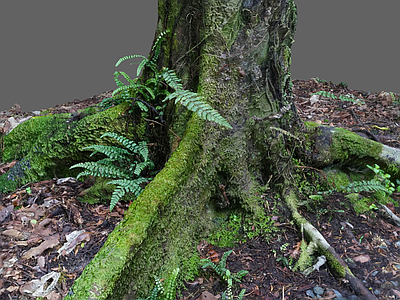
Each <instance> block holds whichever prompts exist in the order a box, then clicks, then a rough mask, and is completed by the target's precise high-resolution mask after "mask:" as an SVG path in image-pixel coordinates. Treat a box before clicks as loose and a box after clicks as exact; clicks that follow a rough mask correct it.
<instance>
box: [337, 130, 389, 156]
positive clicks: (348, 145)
mask: <svg viewBox="0 0 400 300" xmlns="http://www.w3.org/2000/svg"><path fill="white" fill-rule="evenodd" d="M381 152H382V144H381V143H377V142H374V141H371V140H367V139H364V138H363V137H361V136H359V135H357V134H355V133H353V132H351V131H349V130H346V129H343V128H335V129H334V132H333V135H332V146H331V148H330V153H331V154H332V157H333V159H334V160H335V161H337V162H345V161H348V160H349V158H352V157H353V158H354V157H356V158H359V159H362V158H373V159H375V160H376V161H380V160H381V159H380V158H379V155H380V153H381ZM366 163H368V162H366Z"/></svg>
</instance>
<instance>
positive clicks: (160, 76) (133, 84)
mask: <svg viewBox="0 0 400 300" xmlns="http://www.w3.org/2000/svg"><path fill="white" fill-rule="evenodd" d="M168 32H169V31H164V32H162V33H161V34H160V36H159V37H158V38H157V39H156V41H155V43H154V46H153V48H152V51H153V56H152V58H151V59H150V58H146V57H144V56H142V55H128V56H124V57H122V58H120V59H119V60H118V61H117V63H116V64H115V66H116V67H117V66H119V65H120V64H121V63H122V62H124V61H126V60H130V59H134V58H141V59H142V61H141V62H140V63H139V66H138V68H137V70H136V76H139V75H140V73H141V72H142V70H143V69H144V68H149V69H150V70H151V71H152V72H153V74H154V76H153V77H151V78H149V79H148V80H147V81H146V82H145V83H144V84H142V83H141V82H140V81H139V79H138V78H135V79H133V80H132V79H131V78H130V77H129V76H128V75H127V74H126V73H125V72H122V71H116V72H115V73H114V81H115V83H116V84H117V86H118V88H117V89H116V90H114V92H113V94H112V97H111V98H107V99H104V100H103V101H102V102H101V104H100V105H101V106H103V107H105V108H108V107H110V106H111V105H112V103H115V104H120V103H122V102H124V101H131V100H135V101H133V102H132V104H131V105H133V104H134V103H137V105H138V106H139V107H140V109H141V110H142V111H147V110H148V109H147V107H146V105H147V106H148V107H151V108H153V107H152V106H151V105H150V104H148V102H150V101H154V100H158V99H160V100H161V101H162V102H166V101H168V100H173V99H174V100H175V104H178V103H179V104H182V105H183V106H185V107H186V108H187V109H189V110H191V111H193V112H195V113H196V114H197V115H198V116H199V117H200V118H202V119H204V120H208V121H213V122H215V123H218V124H220V125H222V126H225V127H227V128H230V129H232V126H231V125H230V124H229V123H228V122H227V121H226V120H225V119H224V118H223V117H222V116H221V115H220V114H219V113H218V112H217V111H216V110H215V109H214V108H212V107H211V106H210V105H209V104H208V103H206V102H205V101H204V100H203V99H202V97H201V96H200V95H199V94H197V93H194V92H191V91H188V90H184V89H183V85H182V83H181V79H179V78H178V76H177V75H176V73H175V72H174V71H173V70H169V69H168V68H165V67H164V68H162V70H161V71H158V70H157V64H156V62H157V59H158V56H159V54H160V51H161V42H162V41H163V39H164V37H165V35H166V34H167V33H168ZM119 76H122V77H124V79H125V80H126V81H127V82H128V85H124V84H123V83H122V82H121V80H119ZM166 86H169V87H170V88H172V89H174V92H172V93H170V92H169V91H168V90H167V89H166ZM140 98H143V100H141V99H140ZM137 100H140V101H137ZM143 102H145V103H143ZM144 104H145V105H144ZM153 110H154V111H155V112H156V113H157V114H158V115H159V117H160V119H161V120H162V118H161V114H159V113H158V112H157V111H156V110H155V109H154V108H153ZM130 112H131V111H130Z"/></svg>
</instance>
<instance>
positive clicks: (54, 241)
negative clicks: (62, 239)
mask: <svg viewBox="0 0 400 300" xmlns="http://www.w3.org/2000/svg"><path fill="white" fill-rule="evenodd" d="M58 237H59V236H58V235H55V236H53V237H52V238H51V239H49V240H46V241H44V242H43V243H41V244H40V245H39V246H37V247H34V248H31V249H29V250H28V251H27V252H26V253H25V254H24V256H22V258H24V259H29V258H31V257H35V258H36V257H38V256H39V255H40V254H42V253H43V251H45V250H46V249H49V248H53V247H54V246H57V245H58V243H59V241H58Z"/></svg>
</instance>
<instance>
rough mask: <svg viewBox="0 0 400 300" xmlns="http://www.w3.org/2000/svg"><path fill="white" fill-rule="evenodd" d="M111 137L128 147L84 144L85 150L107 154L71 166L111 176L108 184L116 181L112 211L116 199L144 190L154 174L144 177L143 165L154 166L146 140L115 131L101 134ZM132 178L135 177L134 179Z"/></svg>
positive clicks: (100, 175) (83, 173) (96, 174)
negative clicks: (150, 176)
mask: <svg viewBox="0 0 400 300" xmlns="http://www.w3.org/2000/svg"><path fill="white" fill-rule="evenodd" d="M104 137H111V138H113V139H115V140H117V141H118V142H120V143H121V144H122V145H123V146H125V148H126V149H122V148H119V147H116V146H105V145H92V146H88V147H84V148H83V149H82V150H91V151H93V153H92V154H91V155H90V156H93V155H95V154H97V153H102V154H104V155H106V156H107V157H106V158H103V159H101V160H99V161H97V162H82V163H78V164H75V165H73V166H71V167H70V169H72V168H84V169H86V170H85V171H83V172H81V173H79V174H78V176H77V178H80V177H82V176H96V177H105V178H111V179H114V180H111V181H110V182H108V184H115V185H116V186H117V187H116V188H115V190H114V192H113V194H112V196H111V203H110V211H111V210H113V208H114V207H115V205H116V204H117V202H118V201H119V200H120V199H121V198H122V197H123V196H125V194H127V193H132V194H133V195H134V196H135V197H137V196H139V194H140V193H141V192H142V190H143V188H142V186H143V185H145V184H147V183H148V182H149V181H150V180H152V178H145V177H141V176H140V174H141V173H142V172H143V170H144V169H146V168H148V169H149V170H151V169H153V168H154V163H153V162H152V161H151V160H150V159H149V150H148V148H147V146H146V142H139V143H135V142H133V141H131V140H129V139H127V138H125V137H123V136H120V135H118V134H116V133H113V132H106V133H105V134H103V135H102V136H101V138H104ZM132 178H133V179H132Z"/></svg>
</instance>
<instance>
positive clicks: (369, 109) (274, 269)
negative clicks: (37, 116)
mask: <svg viewBox="0 0 400 300" xmlns="http://www.w3.org/2000/svg"><path fill="white" fill-rule="evenodd" d="M321 90H324V91H327V92H330V93H332V94H334V95H335V96H336V97H339V96H340V95H343V96H346V97H345V98H342V99H339V98H338V99H332V97H324V96H319V97H311V94H312V93H315V92H317V91H321ZM293 93H294V96H295V103H296V107H297V110H298V113H299V115H300V117H301V118H302V120H303V121H315V122H318V123H320V124H325V125H330V126H336V127H343V128H346V129H349V130H351V131H354V132H357V133H358V134H360V135H363V136H365V137H367V138H370V139H373V140H376V141H378V142H381V143H384V144H387V145H389V146H391V147H396V148H400V125H399V123H400V103H399V100H398V99H399V95H397V94H394V95H393V96H394V99H393V97H392V95H391V94H390V93H384V92H381V93H373V92H371V93H368V92H364V91H356V90H351V89H349V88H348V87H347V86H346V85H345V84H343V83H340V84H333V83H332V82H323V81H321V80H319V79H310V80H297V79H296V80H293ZM350 94H351V95H353V96H354V98H352V99H353V100H354V101H350V100H349V97H350ZM108 95H109V92H105V93H103V94H101V95H98V96H93V97H91V98H89V99H84V100H82V101H79V100H75V101H73V102H69V103H66V104H63V105H57V106H55V107H53V108H51V109H48V110H46V113H49V112H50V113H61V112H77V111H78V110H80V109H83V108H85V107H87V106H91V105H94V104H97V103H99V102H100V101H101V100H102V99H103V98H105V97H106V96H108ZM328 96H331V95H328ZM343 99H346V100H347V101H346V100H343ZM356 99H359V100H356ZM29 115H32V114H31V113H22V112H21V111H19V110H18V109H17V110H15V108H14V109H13V110H10V111H6V112H2V113H0V121H1V119H7V118H9V117H10V116H14V117H15V118H16V119H17V120H18V118H23V117H26V116H29ZM13 163H14V164H15V162H13ZM11 166H12V163H10V164H1V165H0V175H1V174H3V173H4V172H7V170H8V169H9V168H10V167H11ZM301 170H304V172H308V174H309V172H312V170H310V169H301ZM299 172H301V171H299ZM89 186H90V182H88V181H86V182H77V181H75V180H74V179H72V178H70V179H68V180H58V179H56V178H55V179H53V180H46V181H42V182H36V183H30V184H28V185H25V186H24V187H22V188H20V189H18V190H16V191H14V192H13V193H9V194H1V195H0V300H3V299H4V300H5V299H7V300H9V299H30V298H29V297H28V295H32V294H33V293H34V292H35V291H37V290H38V288H40V287H43V288H45V289H46V288H47V289H50V288H51V287H49V286H48V285H49V283H50V282H51V280H50V279H47V280H46V279H44V280H43V282H39V279H41V278H42V276H44V275H46V274H47V275H48V276H49V278H53V279H54V280H53V282H56V281H58V282H60V284H59V285H57V286H56V287H55V289H53V291H52V292H51V293H50V294H49V295H48V296H47V299H51V300H56V299H61V298H62V297H64V296H65V295H66V294H67V293H68V290H69V288H70V287H71V286H72V284H73V282H74V281H75V279H76V278H77V277H79V275H80V274H81V273H82V271H83V269H84V267H85V266H86V265H87V264H88V263H89V262H90V260H91V259H92V258H93V256H94V255H95V254H96V253H97V252H98V250H99V249H100V248H101V246H102V245H103V244H104V242H105V241H106V239H107V236H108V234H109V233H110V232H111V231H112V230H113V229H114V227H115V226H116V224H117V223H118V222H119V221H120V220H121V219H122V218H123V214H124V211H125V210H126V209H127V205H126V204H123V203H119V204H118V205H117V206H116V208H115V209H114V210H113V212H110V211H109V208H108V207H107V206H105V205H98V204H97V205H94V204H83V203H81V202H79V201H78V200H77V197H78V196H79V194H80V193H81V192H82V191H83V190H84V189H86V188H88V187H89ZM345 196H346V194H342V193H334V194H331V195H329V196H328V199H326V200H325V201H324V202H323V203H314V204H313V205H311V206H308V207H307V206H302V207H300V213H301V214H302V215H303V216H304V217H305V218H306V219H307V220H309V221H310V222H311V223H312V224H313V225H314V226H315V227H316V228H318V229H319V230H320V231H321V233H322V234H323V236H324V237H325V239H326V240H327V241H328V242H329V243H330V245H331V246H332V247H333V248H334V249H335V250H336V252H337V253H338V254H339V255H340V256H341V257H342V259H343V260H344V261H345V262H346V263H347V264H348V265H349V267H350V269H351V271H352V272H353V274H354V275H355V276H356V277H357V278H359V279H360V280H361V281H362V282H363V284H364V286H365V287H367V288H368V289H369V290H370V291H371V292H372V293H374V294H375V295H376V298H377V299H400V228H399V227H396V226H394V224H392V223H391V221H390V220H389V219H387V218H385V217H384V215H383V214H382V213H381V211H380V210H379V209H371V211H368V212H366V213H363V214H356V213H355V211H354V210H353V209H352V208H351V204H350V203H349V200H348V199H347V198H346V197H345ZM264 197H267V198H268V199H269V198H271V199H272V198H273V196H272V195H268V193H267V194H266V195H264ZM392 199H393V203H394V204H397V203H399V202H400V194H398V193H394V194H393V195H392ZM273 203H274V202H273V201H271V205H269V206H267V207H266V211H267V214H270V216H271V217H272V220H274V222H275V228H276V229H277V230H275V231H274V232H273V235H272V237H270V238H269V239H268V240H267V239H266V238H263V237H256V238H253V239H250V240H249V239H247V240H246V241H244V239H241V240H242V241H241V242H238V243H236V244H235V245H234V246H233V247H229V248H219V247H216V246H213V245H211V244H209V243H207V242H203V243H202V245H199V247H198V250H199V252H200V255H201V256H202V257H205V258H210V259H212V260H214V261H215V262H218V260H219V259H220V258H221V257H222V255H223V253H224V252H226V251H228V250H233V252H232V253H231V254H230V255H229V256H228V258H227V268H228V269H229V270H230V271H231V272H234V273H235V272H238V271H240V270H246V271H248V274H247V275H246V276H244V277H243V278H242V280H241V282H240V283H237V284H236V283H234V289H233V291H234V295H235V296H237V295H238V293H239V292H240V290H241V289H245V296H244V299H249V300H250V299H263V300H272V299H288V300H290V299H312V298H313V297H318V298H319V299H335V298H336V299H340V298H339V297H338V296H339V295H338V293H340V294H341V296H342V298H341V299H348V300H350V299H353V300H354V299H357V298H355V296H354V292H353V291H352V289H351V286H350V285H349V283H348V282H346V280H340V279H337V278H336V277H335V276H334V275H333V274H332V273H331V270H330V269H329V267H328V266H326V265H323V266H321V267H320V269H319V271H317V270H315V271H314V272H312V273H311V274H310V275H309V276H307V277H306V276H304V275H303V274H302V273H300V272H298V271H297V272H295V271H293V266H294V262H295V260H296V257H297V255H298V253H299V247H300V243H301V232H299V230H297V229H296V228H295V226H294V225H293V223H292V222H291V221H290V220H288V219H286V218H285V217H283V216H284V215H285V214H284V213H283V212H282V211H281V209H282V208H281V207H274V205H275V204H273ZM372 204H374V203H370V205H372ZM15 207H17V208H21V209H15ZM371 207H372V206H371ZM390 208H391V209H393V210H394V212H395V213H396V214H397V215H400V208H399V207H390ZM277 212H278V213H277ZM279 212H281V213H279ZM30 220H39V222H38V223H37V224H35V223H34V222H33V223H32V222H31V221H30ZM71 233H72V235H70V234H71ZM67 238H68V240H69V241H70V242H71V243H70V244H69V245H68V243H66V242H67ZM64 245H65V247H64V249H62V248H61V247H62V246H64ZM200 246H201V247H200ZM200 248H201V249H200ZM200 274H201V275H199V277H198V278H196V279H195V280H194V281H190V282H185V284H184V285H185V287H184V288H181V289H180V291H179V292H178V294H177V295H178V296H177V299H182V300H189V299H193V300H194V299H200V300H204V299H208V300H213V299H221V296H220V295H221V293H222V292H223V291H225V290H226V284H224V282H223V281H221V278H219V277H218V276H216V275H215V273H212V272H206V273H205V272H201V273H200ZM58 276H59V277H58ZM50 285H51V284H50Z"/></svg>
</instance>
